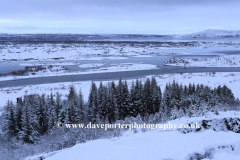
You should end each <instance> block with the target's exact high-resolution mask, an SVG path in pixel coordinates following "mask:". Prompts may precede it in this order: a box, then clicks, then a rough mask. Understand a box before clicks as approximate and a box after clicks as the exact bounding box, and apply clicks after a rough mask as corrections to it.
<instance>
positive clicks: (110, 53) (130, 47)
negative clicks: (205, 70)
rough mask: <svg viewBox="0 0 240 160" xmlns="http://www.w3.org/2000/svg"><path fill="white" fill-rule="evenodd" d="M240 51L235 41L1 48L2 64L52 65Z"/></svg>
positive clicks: (20, 45) (60, 44)
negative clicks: (65, 61) (36, 63)
mask: <svg viewBox="0 0 240 160" xmlns="http://www.w3.org/2000/svg"><path fill="white" fill-rule="evenodd" d="M213 47H215V48H219V47H221V48H223V49H224V48H225V49H227V48H226V47H228V48H235V49H236V48H239V47H240V43H239V42H235V41H224V40H223V41H211V40H207V41H206V42H201V41H193V42H164V43H150V44H149V43H144V42H141V43H140V42H138V43H123V42H122V43H117V42H115V43H107V42H106V43H97V42H92V43H88V42H85V43H70V44H68V43H59V44H54V43H53V44H51V43H36V44H35V43H33V44H28V43H26V44H18V43H16V44H15V43H8V44H1V45H0V62H1V61H2V62H4V61H25V62H26V61H50V60H51V61H52V60H61V61H62V60H99V59H103V58H107V57H117V58H119V57H120V58H121V57H122V58H126V57H132V56H134V57H142V58H144V57H150V56H151V54H157V55H163V56H168V55H169V56H171V55H182V54H185V53H188V54H189V53H191V54H193V55H194V54H195V53H194V52H195V51H194V50H201V49H208V48H213Z"/></svg>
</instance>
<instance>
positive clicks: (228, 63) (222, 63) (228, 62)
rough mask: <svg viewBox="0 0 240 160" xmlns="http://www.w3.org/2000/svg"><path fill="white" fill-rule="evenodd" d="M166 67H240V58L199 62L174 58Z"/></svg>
mask: <svg viewBox="0 0 240 160" xmlns="http://www.w3.org/2000/svg"><path fill="white" fill-rule="evenodd" d="M239 53H240V51H239ZM164 65H169V66H181V67H240V56H239V55H236V56H235V55H227V56H220V57H215V58H207V59H197V60H194V59H186V58H173V59H170V60H168V61H166V62H164Z"/></svg>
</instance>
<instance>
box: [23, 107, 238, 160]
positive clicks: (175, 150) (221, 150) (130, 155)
mask: <svg viewBox="0 0 240 160" xmlns="http://www.w3.org/2000/svg"><path fill="white" fill-rule="evenodd" d="M239 115H240V112H236V111H228V112H219V115H214V114H212V113H210V114H209V115H208V116H205V117H194V118H181V119H176V120H172V121H170V123H171V124H176V125H180V124H189V123H191V122H192V123H195V122H199V121H202V120H212V119H223V118H230V117H231V118H235V117H236V118H239ZM168 123H169V122H167V123H165V124H168ZM239 143H240V136H239V134H237V133H234V132H224V131H219V132H216V131H213V130H210V129H209V130H206V131H202V132H199V133H195V132H192V133H187V134H183V133H182V132H181V129H179V130H173V129H167V130H163V129H161V128H158V129H155V130H148V131H147V132H142V130H141V129H138V132H137V133H135V132H133V131H126V132H125V133H124V134H123V135H122V136H120V137H115V138H111V139H99V140H94V141H89V142H87V143H81V144H76V145H75V146H73V147H71V148H68V149H64V150H60V151H56V152H50V153H44V154H41V155H36V156H33V157H28V158H26V160H34V159H36V158H37V157H40V156H44V157H46V160H65V159H68V160H76V159H87V160H96V159H98V160H113V159H114V160H123V159H137V160H146V159H152V160H156V159H159V160H185V159H189V158H190V156H193V155H194V154H195V153H198V154H202V155H204V154H205V153H206V152H209V151H211V156H210V157H211V160H227V159H229V160H239V156H240V145H239ZM102 146H104V147H102ZM231 147H233V148H234V150H232V148H231ZM93 152H94V154H93ZM116 155H117V156H116ZM204 160H210V159H209V158H206V159H204Z"/></svg>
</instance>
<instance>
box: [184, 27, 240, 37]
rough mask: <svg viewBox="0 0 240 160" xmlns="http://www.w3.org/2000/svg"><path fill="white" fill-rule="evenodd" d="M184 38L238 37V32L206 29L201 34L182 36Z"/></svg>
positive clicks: (239, 33) (239, 35)
mask: <svg viewBox="0 0 240 160" xmlns="http://www.w3.org/2000/svg"><path fill="white" fill-rule="evenodd" d="M183 37H186V38H215V37H240V31H233V30H219V29H208V30H205V31H202V32H197V33H192V34H187V35H184V36H183Z"/></svg>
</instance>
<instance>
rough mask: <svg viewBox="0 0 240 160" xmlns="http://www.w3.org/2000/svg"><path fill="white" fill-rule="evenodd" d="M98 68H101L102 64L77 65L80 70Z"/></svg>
mask: <svg viewBox="0 0 240 160" xmlns="http://www.w3.org/2000/svg"><path fill="white" fill-rule="evenodd" d="M99 66H103V64H102V63H90V64H81V65H78V67H80V68H90V67H99Z"/></svg>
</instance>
